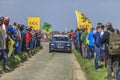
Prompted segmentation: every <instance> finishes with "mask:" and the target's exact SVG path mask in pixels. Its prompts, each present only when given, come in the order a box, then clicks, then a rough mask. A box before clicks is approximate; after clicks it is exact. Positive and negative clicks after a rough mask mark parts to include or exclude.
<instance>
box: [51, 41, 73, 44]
mask: <svg viewBox="0 0 120 80" xmlns="http://www.w3.org/2000/svg"><path fill="white" fill-rule="evenodd" d="M50 43H54V44H55V43H71V42H69V41H51V42H50Z"/></svg>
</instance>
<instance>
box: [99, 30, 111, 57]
mask: <svg viewBox="0 0 120 80" xmlns="http://www.w3.org/2000/svg"><path fill="white" fill-rule="evenodd" d="M109 41H110V33H109V32H108V31H105V32H104V34H103V37H102V39H101V43H102V44H105V54H106V56H107V57H110V55H109V51H108V47H107V45H109Z"/></svg>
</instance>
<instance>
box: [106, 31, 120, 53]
mask: <svg viewBox="0 0 120 80" xmlns="http://www.w3.org/2000/svg"><path fill="white" fill-rule="evenodd" d="M108 32H109V34H110V38H109V45H108V51H109V54H110V55H120V35H119V34H117V33H114V32H110V31H108Z"/></svg>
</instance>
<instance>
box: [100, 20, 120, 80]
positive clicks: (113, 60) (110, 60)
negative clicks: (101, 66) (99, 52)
mask: <svg viewBox="0 0 120 80" xmlns="http://www.w3.org/2000/svg"><path fill="white" fill-rule="evenodd" d="M106 29H107V31H105V32H104V34H103V37H102V39H101V43H103V44H105V55H106V67H107V72H108V76H107V78H108V80H111V78H112V73H113V74H114V76H115V75H116V71H117V68H118V66H119V57H118V55H110V52H109V44H110V37H111V36H110V35H111V33H114V29H113V27H112V24H111V23H110V22H109V23H107V24H106ZM115 77H116V76H115Z"/></svg>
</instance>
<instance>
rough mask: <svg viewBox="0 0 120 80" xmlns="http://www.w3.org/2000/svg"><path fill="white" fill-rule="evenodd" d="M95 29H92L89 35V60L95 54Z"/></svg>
mask: <svg viewBox="0 0 120 80" xmlns="http://www.w3.org/2000/svg"><path fill="white" fill-rule="evenodd" d="M93 31H94V28H92V29H91V31H90V33H89V34H88V41H89V44H88V58H89V59H91V58H93V55H94V52H95V43H94V36H93V35H94V32H93Z"/></svg>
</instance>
